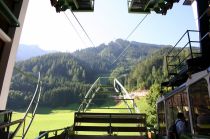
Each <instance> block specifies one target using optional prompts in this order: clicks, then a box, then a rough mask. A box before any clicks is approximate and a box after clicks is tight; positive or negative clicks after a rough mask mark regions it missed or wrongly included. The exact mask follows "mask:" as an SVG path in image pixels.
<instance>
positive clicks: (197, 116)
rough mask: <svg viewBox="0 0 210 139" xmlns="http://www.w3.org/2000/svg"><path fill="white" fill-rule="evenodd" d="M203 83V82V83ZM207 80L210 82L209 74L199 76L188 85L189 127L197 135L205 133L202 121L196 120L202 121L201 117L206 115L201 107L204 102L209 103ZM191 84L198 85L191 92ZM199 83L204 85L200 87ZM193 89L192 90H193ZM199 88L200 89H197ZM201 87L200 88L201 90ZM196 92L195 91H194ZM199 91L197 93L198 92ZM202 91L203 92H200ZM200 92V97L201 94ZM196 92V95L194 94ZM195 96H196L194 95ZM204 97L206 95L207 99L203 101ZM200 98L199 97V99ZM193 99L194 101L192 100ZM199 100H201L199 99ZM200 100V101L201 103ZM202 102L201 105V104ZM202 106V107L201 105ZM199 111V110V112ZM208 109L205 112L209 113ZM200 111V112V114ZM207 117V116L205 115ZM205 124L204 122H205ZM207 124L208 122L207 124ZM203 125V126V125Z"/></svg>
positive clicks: (209, 95)
mask: <svg viewBox="0 0 210 139" xmlns="http://www.w3.org/2000/svg"><path fill="white" fill-rule="evenodd" d="M202 82H203V83H204V84H203V83H202ZM209 82H210V78H209V74H208V75H207V76H206V77H203V78H200V79H199V80H197V81H195V82H193V83H192V84H190V85H189V87H188V94H189V100H190V106H191V108H190V111H191V123H192V125H191V127H192V131H193V133H194V134H197V135H206V134H205V132H204V130H206V129H205V128H202V126H203V125H202V124H203V123H200V124H198V120H199V121H200V122H201V121H202V122H203V119H205V118H206V117H205V116H203V115H206V113H205V112H204V111H203V110H202V109H205V104H203V103H207V104H206V105H208V104H209V105H210V94H209V93H210V92H209V91H210V89H209ZM193 85H194V86H195V87H198V88H195V89H196V91H194V92H192V90H191V89H193V88H192V87H193ZM196 85H197V86H196ZM201 85H204V86H205V87H202V88H201ZM195 89H194V90H195ZM199 89H200V91H199ZM201 89H202V90H201ZM196 92H197V93H196ZM198 92H199V93H198ZM202 92H204V93H202ZM201 93H202V97H201V95H200V94H201ZM196 94H197V95H196ZM204 94H205V95H204ZM196 96H197V97H196ZM205 97H207V100H206V101H204V100H205V99H204V98H205ZM199 98H200V99H199ZM193 100H194V101H193ZM199 100H201V101H199ZM201 102H202V103H201ZM195 103H196V106H197V107H194V105H195ZM201 104H203V105H201ZM201 106H202V107H201ZM208 110H209V108H208V107H207V111H208ZM199 111H200V112H199ZM205 111H206V109H205ZM209 112H210V111H208V112H207V114H208V113H209ZM201 113H202V114H201ZM202 118H203V119H202ZM207 118H208V117H207ZM205 124H206V122H205ZM207 126H208V124H207ZM203 127H204V126H203ZM207 130H208V128H207ZM207 135H210V133H207Z"/></svg>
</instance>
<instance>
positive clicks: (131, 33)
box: [112, 14, 149, 64]
mask: <svg viewBox="0 0 210 139" xmlns="http://www.w3.org/2000/svg"><path fill="white" fill-rule="evenodd" d="M148 15H149V14H146V15H145V16H144V18H143V19H141V21H140V22H139V23H138V24H137V25H136V26H135V28H134V29H133V30H132V31H131V32H130V33H129V34H128V36H127V37H126V39H125V40H128V39H129V38H130V36H131V35H133V33H134V32H135V31H136V30H137V28H138V27H139V26H140V25H141V23H142V22H143V21H144V20H145V19H146V17H147V16H148ZM129 47H130V43H129V44H128V45H127V46H126V47H125V49H124V50H123V51H122V52H121V53H120V54H119V56H118V57H117V58H116V59H115V61H114V62H113V63H112V64H114V63H115V62H117V60H118V59H119V58H120V57H121V56H122V55H123V53H124V52H125V51H126V50H127V49H128V48H129Z"/></svg>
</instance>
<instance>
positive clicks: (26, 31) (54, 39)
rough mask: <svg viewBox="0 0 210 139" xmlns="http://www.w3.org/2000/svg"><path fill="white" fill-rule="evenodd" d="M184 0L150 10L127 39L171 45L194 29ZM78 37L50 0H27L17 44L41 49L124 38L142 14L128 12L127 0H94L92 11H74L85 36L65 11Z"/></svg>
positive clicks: (77, 46) (72, 47) (70, 48)
mask: <svg viewBox="0 0 210 139" xmlns="http://www.w3.org/2000/svg"><path fill="white" fill-rule="evenodd" d="M182 3H183V0H180V2H179V3H176V4H174V6H173V8H172V9H171V10H169V11H168V12H167V15H165V16H163V15H161V14H156V13H155V12H152V13H151V14H149V15H148V16H147V18H146V19H145V20H144V22H142V24H141V25H140V26H139V27H138V28H137V30H136V31H135V32H134V33H133V34H132V35H131V36H130V37H129V38H128V40H129V41H137V42H144V43H151V44H164V45H174V44H175V43H176V42H177V41H178V40H179V38H180V37H181V36H182V34H183V33H184V32H185V31H186V30H187V29H192V30H195V29H196V22H195V21H196V19H195V18H194V16H193V11H192V7H191V6H183V5H182ZM65 13H66V15H67V16H68V17H69V18H70V20H71V22H72V23H73V25H74V27H75V28H76V30H77V31H78V32H79V34H80V37H81V38H82V41H81V39H80V37H79V36H78V35H77V33H76V32H75V30H74V29H73V27H72V25H71V24H70V23H69V21H68V20H67V18H66V16H65V14H64V13H63V12H61V13H56V11H55V8H54V7H51V4H50V0H30V1H29V6H28V9H27V13H26V18H25V22H24V25H23V31H22V34H21V39H20V44H26V45H37V46H39V47H40V48H42V49H44V50H56V51H62V52H73V51H75V50H80V49H83V48H87V47H94V46H98V45H100V44H102V43H105V44H107V43H109V42H110V41H114V40H116V39H118V38H121V39H126V38H127V36H128V35H129V33H130V32H131V31H132V30H133V29H134V28H135V26H136V25H137V24H138V23H139V22H140V21H141V20H142V19H143V18H144V16H145V14H139V13H138V14H136V13H135V14H133V13H128V7H127V0H95V6H94V12H75V13H74V14H75V15H76V17H77V18H78V19H79V21H80V23H81V24H82V26H83V27H84V29H85V30H86V32H87V33H88V35H89V36H90V38H91V40H92V41H93V43H94V46H93V44H92V43H91V42H90V41H89V40H88V39H87V37H86V36H85V33H84V32H83V31H82V29H81V28H80V26H79V25H78V23H77V22H76V20H75V19H74V17H73V15H72V13H71V12H70V10H68V11H66V12H65Z"/></svg>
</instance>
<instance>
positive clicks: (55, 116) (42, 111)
mask: <svg viewBox="0 0 210 139" xmlns="http://www.w3.org/2000/svg"><path fill="white" fill-rule="evenodd" d="M136 103H137V105H138V107H139V108H140V111H141V113H144V112H145V110H146V107H147V106H146V103H145V98H142V99H139V100H137V101H136ZM113 107H115V108H121V107H125V105H124V104H122V103H119V104H118V105H116V106H113ZM76 108H77V106H71V107H65V108H57V109H49V108H38V112H37V114H36V116H35V119H34V122H33V124H32V126H31V128H30V129H29V132H28V134H27V136H26V139H34V138H35V137H37V136H38V135H39V131H47V130H52V129H59V128H64V127H67V126H71V125H72V124H73V120H74V111H75V110H76ZM93 111H94V112H127V111H126V110H112V109H98V110H97V109H94V110H91V112H93ZM21 117H23V113H21V112H19V113H14V115H13V119H20V118H21ZM13 128H14V127H13ZM20 131H22V130H20ZM19 134H20V133H19ZM17 139H18V138H17Z"/></svg>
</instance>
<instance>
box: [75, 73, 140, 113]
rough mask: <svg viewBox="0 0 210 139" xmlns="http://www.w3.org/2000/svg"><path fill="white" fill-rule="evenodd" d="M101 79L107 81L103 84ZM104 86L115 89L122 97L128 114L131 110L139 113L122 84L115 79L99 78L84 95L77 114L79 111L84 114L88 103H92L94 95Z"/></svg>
mask: <svg viewBox="0 0 210 139" xmlns="http://www.w3.org/2000/svg"><path fill="white" fill-rule="evenodd" d="M103 79H106V80H107V81H106V80H105V82H103ZM107 83H108V84H107ZM106 85H108V86H112V87H113V88H114V89H115V92H116V93H118V94H119V95H121V96H122V97H123V98H122V99H121V100H123V101H124V103H125V104H126V106H127V109H128V110H129V112H130V113H132V112H133V109H134V110H135V112H136V113H139V110H138V108H137V105H136V104H135V103H134V101H133V99H131V97H130V95H129V94H128V92H127V91H126V89H125V88H124V87H123V86H122V84H121V83H120V82H119V81H118V80H117V79H115V78H111V77H99V78H98V79H97V80H96V81H95V82H94V83H93V85H92V86H91V87H90V89H89V90H88V92H87V94H86V95H85V97H84V99H83V101H82V103H81V104H80V106H79V108H78V112H81V111H83V112H85V111H86V110H87V108H88V107H89V105H90V103H91V102H92V100H93V98H94V97H95V95H96V93H97V92H98V91H99V90H100V89H101V88H103V87H106ZM116 85H118V87H120V89H122V91H119V90H118V88H117V86H116ZM127 101H130V102H131V104H132V107H133V108H132V107H130V106H129V104H128V103H127Z"/></svg>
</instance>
